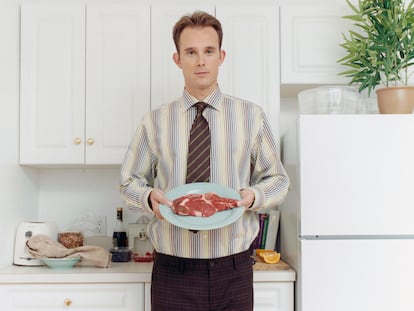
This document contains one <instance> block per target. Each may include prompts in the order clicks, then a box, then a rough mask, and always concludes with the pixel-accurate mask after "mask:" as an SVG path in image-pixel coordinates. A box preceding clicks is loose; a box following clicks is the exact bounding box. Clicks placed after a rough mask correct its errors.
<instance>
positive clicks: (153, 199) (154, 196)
mask: <svg viewBox="0 0 414 311" xmlns="http://www.w3.org/2000/svg"><path fill="white" fill-rule="evenodd" d="M149 200H150V203H151V207H152V210H153V211H154V214H155V217H157V218H158V219H164V217H162V215H161V212H160V207H159V205H160V204H162V205H166V206H169V207H171V206H172V204H173V203H172V202H171V201H169V200H168V199H167V198H166V197H165V194H164V192H163V191H162V190H160V189H154V190H152V191H151V193H150V195H149Z"/></svg>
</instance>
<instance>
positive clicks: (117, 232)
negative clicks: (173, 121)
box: [112, 207, 128, 247]
mask: <svg viewBox="0 0 414 311" xmlns="http://www.w3.org/2000/svg"><path fill="white" fill-rule="evenodd" d="M112 241H113V242H112V243H113V246H114V247H128V237H127V233H126V230H125V226H124V223H123V219H122V207H118V208H117V209H116V223H115V229H114V233H113V235H112Z"/></svg>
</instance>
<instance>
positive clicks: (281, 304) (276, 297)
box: [253, 282, 294, 311]
mask: <svg viewBox="0 0 414 311" xmlns="http://www.w3.org/2000/svg"><path fill="white" fill-rule="evenodd" d="M253 287H254V311H293V304H294V298H293V282H255V283H253Z"/></svg>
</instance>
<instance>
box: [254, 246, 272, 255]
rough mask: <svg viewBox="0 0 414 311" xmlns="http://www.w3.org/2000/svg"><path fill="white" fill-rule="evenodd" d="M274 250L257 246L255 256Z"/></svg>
mask: <svg viewBox="0 0 414 311" xmlns="http://www.w3.org/2000/svg"><path fill="white" fill-rule="evenodd" d="M274 252H275V251H274V250H270V249H261V248H257V249H256V256H259V257H262V255H263V254H264V253H274Z"/></svg>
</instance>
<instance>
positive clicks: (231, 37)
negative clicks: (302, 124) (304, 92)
mask: <svg viewBox="0 0 414 311" xmlns="http://www.w3.org/2000/svg"><path fill="white" fill-rule="evenodd" d="M216 16H217V18H218V19H219V20H220V21H221V23H222V26H223V32H224V37H223V49H224V50H225V51H226V53H227V56H226V59H225V60H224V63H223V64H222V66H221V68H220V74H219V84H220V86H221V88H222V91H223V92H225V93H227V94H230V95H233V96H236V97H240V98H243V99H246V100H249V101H252V102H254V103H256V104H258V105H259V106H261V107H262V108H263V110H264V111H265V113H266V115H267V117H268V118H269V120H270V122H271V126H272V130H273V134H274V135H275V137H279V134H278V130H279V129H278V123H279V100H280V87H279V85H280V81H279V72H280V68H279V11H278V6H277V5H276V4H274V3H269V2H260V1H259V2H255V3H254V4H253V3H252V4H245V3H244V4H239V5H237V6H234V5H224V4H219V5H217V6H216Z"/></svg>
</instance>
